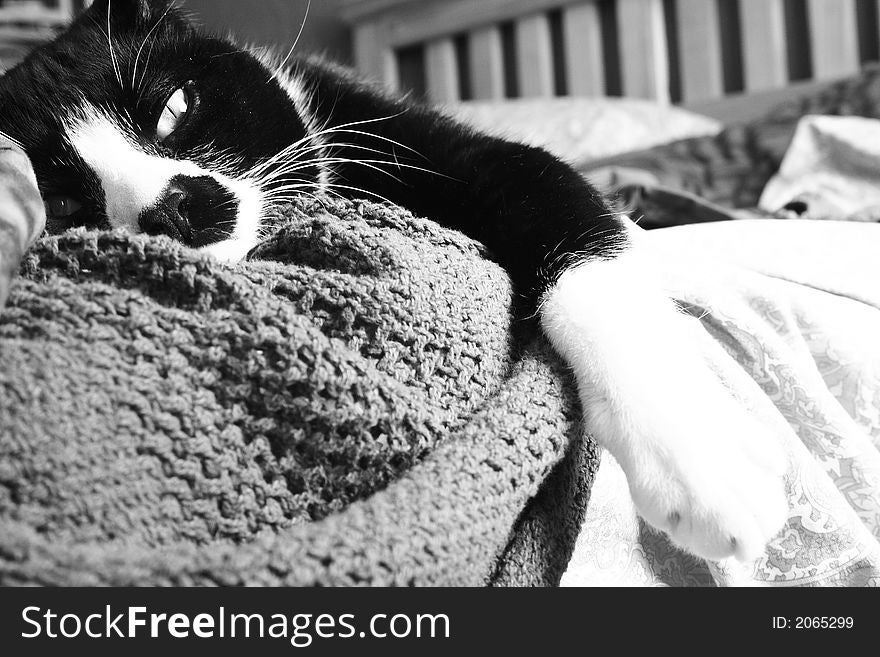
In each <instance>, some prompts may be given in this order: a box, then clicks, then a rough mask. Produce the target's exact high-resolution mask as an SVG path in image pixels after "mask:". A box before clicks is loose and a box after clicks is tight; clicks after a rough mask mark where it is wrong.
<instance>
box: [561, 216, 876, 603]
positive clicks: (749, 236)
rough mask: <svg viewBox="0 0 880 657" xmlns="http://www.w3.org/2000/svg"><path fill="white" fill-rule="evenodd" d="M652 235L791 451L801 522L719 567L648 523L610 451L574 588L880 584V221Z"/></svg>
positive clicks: (751, 402) (732, 370)
mask: <svg viewBox="0 0 880 657" xmlns="http://www.w3.org/2000/svg"><path fill="white" fill-rule="evenodd" d="M645 238H646V240H647V243H648V244H649V245H650V248H651V255H652V257H653V258H654V259H655V262H654V266H655V267H656V269H657V271H661V272H663V276H664V280H665V284H666V286H667V288H668V289H669V291H670V293H671V294H672V295H673V296H674V297H675V298H676V299H678V300H679V303H680V304H681V306H682V308H684V309H685V310H687V311H688V312H690V313H691V314H693V315H694V316H695V317H697V318H699V320H700V321H701V322H702V324H703V327H704V328H705V344H704V345H703V350H704V353H705V355H706V357H707V359H708V360H709V361H710V362H711V363H712V364H713V366H714V367H715V368H716V370H717V371H719V372H720V373H721V374H722V376H723V378H725V380H726V382H727V384H728V385H729V386H730V388H731V389H732V390H733V391H734V394H736V395H737V396H738V397H739V398H740V400H741V401H742V403H743V404H745V405H746V406H747V407H748V408H750V409H751V412H753V413H754V414H755V415H756V416H757V417H759V418H760V419H761V420H762V422H764V423H765V424H766V425H767V426H768V427H770V428H772V430H773V432H774V434H775V436H776V438H777V439H778V440H779V441H781V442H782V444H783V445H784V447H785V449H786V451H787V453H788V455H789V464H790V466H789V471H788V474H787V477H786V490H787V494H788V500H789V505H790V512H789V518H788V523H787V525H786V527H785V528H784V530H783V531H782V532H781V533H780V534H779V535H778V536H776V538H774V539H773V540H772V541H771V542H770V544H769V545H768V546H767V549H766V551H765V553H764V554H763V556H762V557H761V558H759V559H758V560H756V561H755V562H753V563H748V564H740V563H738V562H736V561H726V562H723V563H707V562H704V561H702V560H700V559H697V558H695V557H693V556H691V555H689V554H686V553H685V552H683V551H681V550H679V549H678V548H676V547H675V546H673V545H671V544H670V543H669V541H668V540H667V539H666V538H665V537H664V536H663V535H661V534H659V533H656V532H654V531H652V530H651V529H650V528H649V527H647V526H645V525H644V523H643V522H642V521H641V520H639V519H638V517H637V516H636V513H635V510H634V508H633V506H632V502H631V501H630V498H629V495H628V491H627V487H626V480H625V478H624V476H623V473H622V472H621V470H620V468H619V466H618V465H617V464H616V463H615V462H614V460H613V459H612V458H611V457H610V455H608V454H603V461H602V465H601V466H600V469H599V473H598V475H597V479H596V481H595V483H594V486H593V491H592V499H591V502H590V508H589V510H588V514H587V518H586V519H585V522H584V524H583V527H582V531H581V534H580V537H579V539H578V543H577V547H576V549H575V554H574V557H573V558H572V560H571V562H570V564H569V568H568V570H567V571H566V573H565V574H564V576H563V578H562V584H563V585H618V586H619V585H634V586H645V585H647V586H652V585H669V586H686V585H697V586H714V585H771V586H844V585H846V586H868V585H880V285H878V284H880V261H878V259H877V257H876V254H877V253H878V252H880V226H878V225H877V224H864V223H847V222H833V221H799V220H794V221H768V220H762V221H758V220H755V221H736V222H724V223H717V224H702V225H693V226H682V227H678V228H672V229H667V230H663V231H653V232H650V233H646V234H645ZM719 421H723V418H719ZM711 430H712V427H706V431H707V432H711Z"/></svg>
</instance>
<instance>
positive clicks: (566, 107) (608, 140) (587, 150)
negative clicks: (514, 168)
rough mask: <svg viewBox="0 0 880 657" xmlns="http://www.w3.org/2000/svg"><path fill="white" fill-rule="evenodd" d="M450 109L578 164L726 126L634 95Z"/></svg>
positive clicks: (467, 119)
mask: <svg viewBox="0 0 880 657" xmlns="http://www.w3.org/2000/svg"><path fill="white" fill-rule="evenodd" d="M448 110H449V111H450V112H451V113H452V115H453V116H455V117H456V118H458V119H459V120H463V121H465V122H466V123H470V124H471V125H473V126H475V127H477V128H479V129H481V130H484V131H486V132H489V133H491V134H494V135H497V136H499V137H506V138H508V139H515V140H519V141H524V142H526V143H528V144H532V145H534V146H542V147H544V148H546V149H547V150H549V151H551V152H553V153H555V154H556V155H557V156H559V157H561V158H562V159H564V160H567V161H569V162H571V163H574V164H580V163H583V162H585V161H587V160H594V159H598V158H601V157H608V156H610V155H615V154H618V153H624V152H626V151H632V150H638V149H643V148H650V147H652V146H657V145H659V144H665V143H667V142H670V141H674V140H676V139H684V138H687V137H697V136H704V135H715V134H717V133H718V132H719V131H720V130H721V124H720V123H719V122H717V121H715V120H714V119H710V118H708V117H705V116H701V115H699V114H695V113H693V112H689V111H687V110H683V109H681V108H678V107H672V106H670V105H661V104H659V103H655V102H651V101H646V100H636V99H631V98H540V99H517V100H505V101H499V102H466V103H460V104H458V105H450V106H449V107H448Z"/></svg>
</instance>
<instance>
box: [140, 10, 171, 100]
mask: <svg viewBox="0 0 880 657" xmlns="http://www.w3.org/2000/svg"><path fill="white" fill-rule="evenodd" d="M173 7H174V4H173V3H172V4H169V5H168V7H167V8H166V9H165V12H164V13H163V14H162V15H161V16H160V17H159V20H157V21H156V24H155V25H154V26H153V27H152V28H151V29H150V31H149V32H147V36H145V37H144V40H143V43H141V47H140V48H138V51H137V55H136V56H135V58H134V66H133V67H132V72H131V88H132V89H137V85H136V83H135V78H136V77H137V68H138V62H139V61H140V59H141V54H142V53H143V51H144V47H145V46H146V45H147V41H149V40H150V37H151V36H153V34H155V33H156V30H157V29H158V28H159V26H160V25H161V24H162V23H163V22H164V20H165V17H166V16H168V14H169V12H170V11H171V9H172V8H173ZM154 43H155V41H154ZM148 63H149V62H148ZM146 72H147V71H146V65H145V66H144V76H146ZM144 76H141V82H143V79H144Z"/></svg>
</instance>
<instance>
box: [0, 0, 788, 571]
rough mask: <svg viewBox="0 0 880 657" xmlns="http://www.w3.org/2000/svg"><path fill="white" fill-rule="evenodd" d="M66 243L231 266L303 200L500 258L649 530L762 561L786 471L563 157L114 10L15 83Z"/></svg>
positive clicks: (621, 221) (363, 87) (3, 88)
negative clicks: (102, 236) (156, 245)
mask: <svg viewBox="0 0 880 657" xmlns="http://www.w3.org/2000/svg"><path fill="white" fill-rule="evenodd" d="M0 130H2V131H3V132H4V133H6V134H7V135H9V136H10V137H11V138H12V139H14V140H15V141H16V142H18V143H19V144H21V146H22V147H23V148H24V149H25V151H26V152H27V154H28V156H29V157H30V159H31V162H32V164H33V167H34V170H35V173H36V176H37V180H38V183H39V186H40V191H41V193H42V195H43V198H44V201H45V206H46V212H47V217H48V227H49V230H50V231H54V232H58V231H62V230H65V229H67V228H69V227H72V226H91V227H95V228H118V229H125V230H128V231H132V232H144V233H148V234H154V235H158V234H162V235H167V236H170V237H171V238H173V239H176V240H179V241H180V242H182V243H184V244H185V245H188V246H190V247H192V248H196V249H201V250H203V251H205V252H207V253H210V254H212V255H213V256H215V257H217V258H221V259H224V260H228V261H238V260H242V259H244V258H245V257H246V256H247V254H248V252H249V251H250V250H251V249H252V248H253V247H254V246H255V245H256V244H257V243H258V242H259V241H260V239H261V238H262V237H263V236H264V235H265V234H266V233H267V231H269V230H270V229H271V221H270V219H269V218H270V217H271V216H272V210H273V208H275V207H277V206H278V205H279V204H283V203H286V202H288V201H290V200H291V199H292V198H294V197H296V196H298V195H311V194H318V193H322V194H339V195H342V196H368V197H373V198H379V199H386V200H388V201H391V202H394V203H396V204H399V205H402V206H405V207H406V208H408V209H410V210H412V211H413V212H415V213H417V214H420V215H424V216H427V217H429V218H431V219H433V220H435V221H437V222H439V223H441V224H443V225H445V226H448V227H451V228H455V229H458V230H460V231H462V232H464V233H466V234H467V235H469V236H471V237H473V238H475V239H477V240H479V241H481V242H483V243H484V244H485V245H486V246H487V247H488V248H489V249H490V250H491V252H492V254H493V257H494V258H496V259H497V260H498V262H499V263H500V264H501V265H502V266H503V267H504V268H505V269H506V270H507V272H508V273H509V275H510V277H511V279H512V280H513V282H514V284H515V286H516V289H517V291H518V292H519V294H520V295H521V296H522V298H523V307H524V308H525V311H524V312H525V315H527V316H535V317H537V319H538V321H539V323H540V326H541V328H542V329H543V331H544V333H545V335H546V336H547V338H548V339H549V340H550V341H551V343H552V344H553V345H554V347H555V348H556V349H557V351H558V352H559V353H560V354H561V356H562V357H563V358H564V359H565V360H566V361H567V362H568V364H569V365H570V367H571V369H572V370H573V372H574V375H575V377H576V379H577V384H578V389H579V392H580V397H581V401H582V404H583V409H584V414H585V422H586V426H587V427H588V429H589V430H591V431H592V432H593V433H594V434H595V436H596V438H597V439H598V440H599V442H600V443H601V444H602V445H603V446H605V447H606V448H607V449H608V450H609V451H610V452H611V453H612V454H613V455H614V456H615V457H616V459H617V460H618V461H619V462H620V464H621V466H622V467H623V469H624V471H625V472H626V474H627V477H628V481H629V486H630V490H631V492H632V495H633V498H634V500H635V502H636V505H637V507H638V509H639V511H640V513H641V514H642V515H643V516H644V517H645V518H646V519H647V520H648V522H649V523H651V524H652V525H653V526H655V527H656V528H658V529H660V530H663V531H666V532H668V533H669V535H670V536H671V538H672V539H673V540H674V541H675V542H676V543H677V544H678V545H681V546H682V547H684V548H686V549H688V550H690V551H692V552H694V553H696V554H698V555H700V556H703V557H706V558H713V559H714V558H723V557H728V556H731V555H735V556H736V557H738V558H741V559H748V558H752V557H755V556H756V555H758V554H760V553H761V551H762V550H763V548H764V546H765V544H766V542H767V541H768V540H769V539H770V538H772V537H773V536H774V534H776V533H777V532H778V531H779V530H780V529H781V527H782V525H783V523H784V522H785V519H786V511H787V506H786V501H785V496H784V490H783V481H782V476H783V473H784V470H785V466H786V463H785V458H784V455H783V454H782V453H781V451H780V448H779V447H778V446H777V444H776V441H775V440H773V439H772V437H771V436H767V435H766V434H765V430H764V429H763V428H762V427H761V426H759V425H758V424H757V423H756V422H755V421H754V420H753V419H752V417H751V416H750V415H749V413H748V412H747V411H746V409H744V408H742V407H740V406H739V405H738V404H737V402H736V401H735V399H734V398H733V396H732V395H731V394H730V393H729V392H728V391H727V390H726V388H725V387H724V385H723V384H722V383H721V382H720V381H719V379H718V378H717V376H716V375H715V374H714V373H713V372H712V371H711V370H710V368H709V367H708V365H707V364H706V362H705V361H704V358H703V356H702V355H701V353H700V352H699V351H698V349H697V347H696V346H695V345H696V344H698V341H697V340H694V339H693V338H692V336H693V335H694V332H695V331H700V330H702V329H701V328H700V326H699V324H698V323H697V322H696V320H694V319H693V318H691V317H688V316H686V315H683V314H681V313H679V312H678V311H677V309H676V307H675V305H674V303H673V302H672V301H671V300H670V299H669V298H667V297H666V296H664V294H663V293H662V291H661V290H660V289H659V288H657V287H656V285H655V283H654V281H653V277H652V274H651V272H650V271H649V270H648V269H647V266H646V265H645V264H644V263H643V262H642V257H641V254H640V247H639V232H640V231H639V230H638V229H637V228H635V227H634V226H633V225H632V224H631V223H630V222H629V221H628V220H627V219H626V218H625V217H623V216H621V215H619V214H618V213H616V212H614V211H613V210H612V209H611V207H610V206H609V205H608V203H607V202H606V200H605V199H604V198H603V197H602V196H601V195H600V194H599V193H598V192H597V191H596V190H595V189H594V188H593V187H591V186H590V185H589V184H588V183H587V182H586V181H585V180H584V179H583V178H582V177H581V176H580V175H579V174H578V173H576V172H575V171H574V170H572V169H571V168H570V167H568V166H567V165H565V164H564V163H562V162H561V161H559V160H558V159H557V158H555V157H554V156H552V155H550V154H549V153H547V152H545V151H543V150H541V149H538V148H534V147H529V146H525V145H522V144H519V143H515V142H510V141H504V140H500V139H496V138H493V137H489V136H487V135H484V134H481V133H479V132H476V131H474V130H472V129H470V128H468V127H466V126H463V125H461V124H458V123H456V122H454V121H453V120H451V119H449V118H447V117H445V116H443V115H442V114H440V113H438V112H436V111H434V110H432V109H430V108H427V107H425V106H422V105H420V104H418V103H415V102H413V101H409V100H403V99H400V98H395V97H392V96H388V95H386V94H385V93H384V92H382V91H380V90H378V89H376V88H374V87H372V86H370V85H369V84H366V83H363V82H361V81H358V80H357V79H355V78H354V77H352V75H351V74H350V73H349V72H348V71H346V70H344V69H341V68H338V67H336V66H334V65H331V64H328V63H326V62H322V61H320V60H316V59H310V58H293V59H289V58H285V59H280V58H279V59H278V60H274V59H273V58H272V57H270V56H267V55H255V54H253V53H251V52H249V51H246V50H242V49H241V48H239V47H238V46H236V45H235V44H233V43H231V42H230V41H228V40H226V39H222V38H217V37H214V36H211V35H207V34H204V33H202V32H200V31H199V30H198V29H197V28H195V27H194V26H193V25H192V24H191V23H189V22H188V21H187V19H186V18H185V17H184V15H183V14H182V13H180V12H179V11H178V10H177V9H176V8H175V7H174V5H173V3H170V2H168V1H166V0H156V1H153V2H149V1H147V0H97V1H96V2H95V3H94V4H93V5H92V6H91V8H90V9H88V10H87V11H86V12H85V13H84V14H83V15H82V16H80V17H79V18H78V20H77V21H76V22H75V23H74V24H73V25H72V26H71V27H70V28H69V29H68V30H67V31H66V32H65V33H64V34H62V35H61V36H60V37H59V38H58V39H56V40H55V41H54V42H52V43H50V44H48V45H46V46H44V47H42V48H40V49H38V50H37V51H36V52H34V53H33V54H31V55H30V56H29V57H28V58H27V59H26V60H25V61H24V62H23V63H22V64H20V65H19V66H17V67H16V68H15V69H13V70H12V71H10V72H9V73H8V74H7V75H6V76H5V77H4V78H3V80H2V83H0Z"/></svg>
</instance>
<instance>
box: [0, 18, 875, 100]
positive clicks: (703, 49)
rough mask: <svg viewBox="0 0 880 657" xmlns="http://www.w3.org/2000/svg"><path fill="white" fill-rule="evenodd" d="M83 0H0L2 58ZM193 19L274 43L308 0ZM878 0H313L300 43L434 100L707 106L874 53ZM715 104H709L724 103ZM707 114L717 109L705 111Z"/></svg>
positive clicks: (816, 76)
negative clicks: (607, 100) (561, 99)
mask: <svg viewBox="0 0 880 657" xmlns="http://www.w3.org/2000/svg"><path fill="white" fill-rule="evenodd" d="M88 2H89V0H0V63H2V65H3V66H4V67H5V68H8V67H9V66H10V65H12V64H14V63H15V62H16V61H18V60H19V59H20V58H21V57H22V56H23V55H24V54H25V53H26V52H27V51H28V50H29V49H30V48H32V47H33V46H34V45H36V44H38V43H41V42H42V41H44V40H46V39H47V38H49V37H51V35H52V34H53V33H55V32H56V31H57V30H58V29H60V28H61V27H62V26H63V25H64V24H65V23H66V22H67V21H68V20H70V18H71V17H72V16H73V15H75V14H76V13H77V12H78V11H81V10H82V8H83V5H84V4H88ZM179 4H182V5H183V6H185V7H187V8H189V9H191V10H192V11H193V12H194V13H195V14H196V15H197V16H198V17H199V20H200V21H201V22H202V23H203V24H205V25H206V26H208V27H210V28H213V29H217V30H220V31H223V32H225V31H234V32H235V33H236V34H237V35H238V36H239V37H240V39H241V40H242V41H245V42H248V43H253V44H268V45H275V46H279V47H280V48H282V49H284V50H286V48H287V47H288V46H289V44H290V42H291V40H292V39H293V37H294V36H295V35H296V33H297V32H298V31H299V27H300V25H301V24H302V21H303V18H304V16H305V11H306V5H307V0H248V1H247V2H242V1H240V0H180V2H179ZM878 4H880V3H878V0H313V1H312V3H311V10H310V14H309V18H308V21H307V22H306V26H305V31H304V33H303V38H302V40H301V46H300V49H301V50H302V51H306V50H309V51H317V52H322V53H325V54H326V55H328V56H330V57H332V58H334V59H337V60H340V61H342V62H344V63H347V64H351V65H354V66H356V67H357V68H359V69H360V70H361V72H363V73H364V74H366V75H369V76H372V77H374V78H378V79H380V80H382V81H383V82H385V83H386V84H387V85H388V86H389V87H391V88H394V89H397V90H401V91H410V92H413V93H414V94H416V95H417V96H422V97H427V98H430V99H431V100H434V101H438V102H445V103H449V102H456V101H460V100H501V99H506V98H519V97H549V96H575V97H585V96H594V97H595V96H612V97H613V96H627V97H634V98H642V99H650V100H654V101H658V102H660V103H676V104H684V105H685V106H688V107H695V108H699V109H701V110H705V111H707V112H708V113H710V114H711V113H712V103H713V102H716V101H720V100H724V101H727V100H729V99H730V98H735V97H746V98H748V99H749V102H750V103H753V102H756V101H755V99H756V98H760V97H761V94H765V93H766V92H773V91H775V90H783V89H786V88H788V87H790V86H792V85H796V84H803V83H810V82H814V81H822V80H828V79H832V78H835V77H840V76H844V75H848V74H851V73H853V72H855V71H857V70H858V69H859V68H860V67H861V66H862V65H863V64H864V63H866V62H869V61H876V60H877V59H878V54H880V53H878V49H880V47H878V43H880V40H878V34H880V22H878ZM730 106H731V105H730V103H727V102H725V103H724V104H723V105H722V107H725V108H726V107H730ZM716 113H717V112H716Z"/></svg>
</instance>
